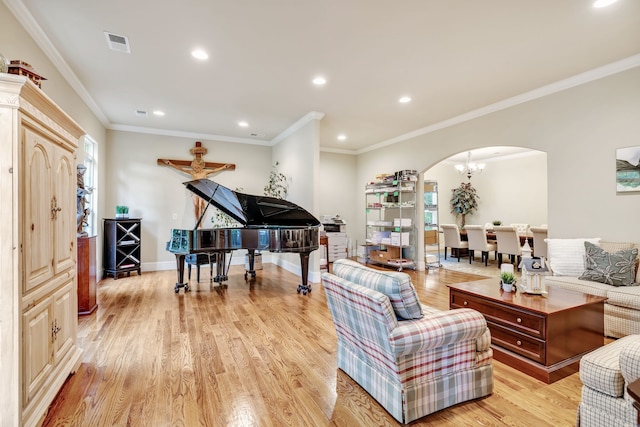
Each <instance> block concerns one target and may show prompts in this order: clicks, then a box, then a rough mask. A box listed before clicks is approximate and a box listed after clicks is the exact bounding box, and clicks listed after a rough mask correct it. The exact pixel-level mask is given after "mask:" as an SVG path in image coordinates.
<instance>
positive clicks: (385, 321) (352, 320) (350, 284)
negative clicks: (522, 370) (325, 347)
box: [322, 259, 493, 423]
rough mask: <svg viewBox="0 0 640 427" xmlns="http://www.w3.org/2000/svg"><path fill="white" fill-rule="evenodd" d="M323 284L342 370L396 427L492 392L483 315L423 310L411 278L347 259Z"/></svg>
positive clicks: (463, 310) (337, 263)
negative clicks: (383, 411) (393, 419)
mask: <svg viewBox="0 0 640 427" xmlns="http://www.w3.org/2000/svg"><path fill="white" fill-rule="evenodd" d="M322 286H323V289H324V292H325V294H326V296H327V305H328V307H329V311H330V312H331V316H332V318H333V323H334V326H335V329H336V335H337V338H338V341H337V358H336V359H337V360H336V361H337V365H338V368H339V369H341V370H342V371H343V372H345V373H346V374H347V375H349V377H351V379H353V381H355V382H356V383H358V384H359V385H360V386H361V387H362V388H363V389H364V390H366V391H367V393H369V395H370V396H371V397H372V398H373V399H375V400H376V401H377V402H378V403H379V404H380V405H381V406H382V407H383V408H385V409H386V410H387V411H388V412H389V413H390V414H391V415H392V416H393V417H394V418H395V419H396V420H397V421H398V422H400V423H410V422H411V421H413V420H416V419H418V418H421V417H424V416H425V415H428V414H431V413H434V412H436V411H440V410H442V409H444V408H448V407H450V406H453V405H458V404H461V403H462V402H466V401H469V400H472V399H477V398H481V397H484V396H487V395H489V394H491V393H492V392H493V363H492V362H493V351H492V349H491V332H490V331H489V328H488V327H487V322H486V319H485V318H484V316H483V315H482V314H480V313H479V312H478V311H476V310H472V309H469V308H459V309H455V310H438V309H436V308H434V307H429V306H427V305H424V304H421V303H420V300H419V299H418V294H417V292H416V290H415V287H414V286H413V284H412V283H411V278H410V276H409V275H408V274H406V273H403V272H397V271H388V270H378V269H372V268H369V267H367V266H364V265H362V264H359V263H357V262H355V261H352V260H349V259H339V260H336V261H335V262H334V263H333V272H332V273H328V272H327V273H323V274H322ZM363 404H366V405H369V403H363Z"/></svg>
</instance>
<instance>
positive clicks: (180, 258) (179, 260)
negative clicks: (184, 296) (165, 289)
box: [173, 254, 189, 294]
mask: <svg viewBox="0 0 640 427" xmlns="http://www.w3.org/2000/svg"><path fill="white" fill-rule="evenodd" d="M175 255H176V269H177V271H178V281H177V282H176V286H175V287H174V288H173V290H174V291H175V292H176V294H177V293H178V292H180V288H184V291H185V292H188V291H189V284H188V283H184V259H185V256H186V255H185V254H175Z"/></svg>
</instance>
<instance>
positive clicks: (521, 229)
mask: <svg viewBox="0 0 640 427" xmlns="http://www.w3.org/2000/svg"><path fill="white" fill-rule="evenodd" d="M511 227H514V228H515V229H516V233H518V236H530V234H529V229H530V228H531V227H530V226H529V224H518V223H516V224H511Z"/></svg>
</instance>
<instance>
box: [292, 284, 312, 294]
mask: <svg viewBox="0 0 640 427" xmlns="http://www.w3.org/2000/svg"><path fill="white" fill-rule="evenodd" d="M296 292H298V293H301V292H302V295H306V294H308V293H309V294H310V293H311V285H307V286H305V285H298V289H296Z"/></svg>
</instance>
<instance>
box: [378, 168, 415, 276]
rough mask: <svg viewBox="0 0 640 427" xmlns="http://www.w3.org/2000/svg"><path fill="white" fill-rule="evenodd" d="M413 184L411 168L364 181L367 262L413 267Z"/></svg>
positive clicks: (413, 178) (413, 174) (396, 266)
mask: <svg viewBox="0 0 640 427" xmlns="http://www.w3.org/2000/svg"><path fill="white" fill-rule="evenodd" d="M416 185H417V174H416V172H415V171H401V172H396V174H395V175H390V176H387V177H384V178H381V179H376V180H375V181H372V182H370V183H368V184H366V186H365V198H366V226H367V231H366V239H367V244H366V251H365V252H366V254H365V260H366V262H367V263H375V264H381V265H385V266H388V267H393V268H396V269H398V270H399V271H401V270H402V269H403V268H411V269H415V268H416V260H415V254H416V253H417V251H416V242H417V238H416V224H415V218H416V205H417V203H416Z"/></svg>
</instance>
